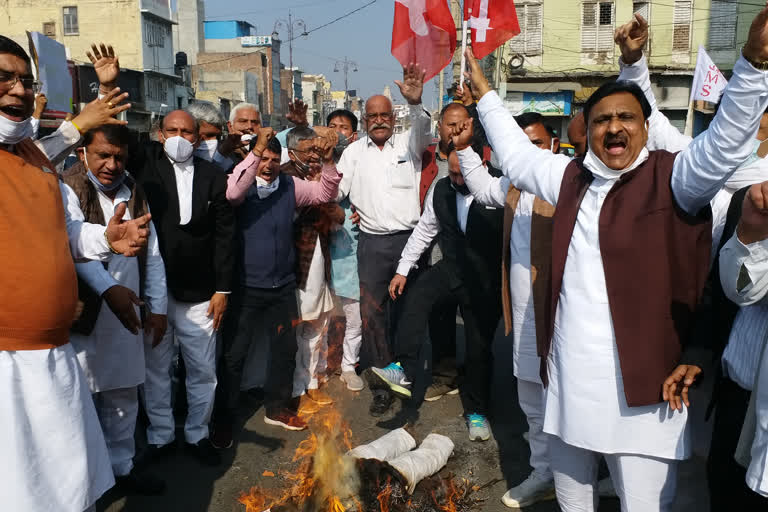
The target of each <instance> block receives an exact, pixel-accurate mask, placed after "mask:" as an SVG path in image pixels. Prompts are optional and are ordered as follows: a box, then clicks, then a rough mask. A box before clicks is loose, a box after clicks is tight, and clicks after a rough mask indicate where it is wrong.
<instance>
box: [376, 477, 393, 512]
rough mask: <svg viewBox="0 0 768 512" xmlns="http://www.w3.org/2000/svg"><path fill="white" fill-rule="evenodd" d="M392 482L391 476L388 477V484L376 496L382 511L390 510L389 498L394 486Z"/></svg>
mask: <svg viewBox="0 0 768 512" xmlns="http://www.w3.org/2000/svg"><path fill="white" fill-rule="evenodd" d="M390 483H391V479H390V477H387V485H385V486H384V488H383V489H382V490H381V492H380V493H379V495H378V496H376V499H377V500H378V502H379V509H380V510H381V512H389V499H390V497H391V496H392V486H391V485H390Z"/></svg>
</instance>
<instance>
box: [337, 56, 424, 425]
mask: <svg viewBox="0 0 768 512" xmlns="http://www.w3.org/2000/svg"><path fill="white" fill-rule="evenodd" d="M423 82H424V71H423V70H422V69H421V68H419V67H418V65H417V64H411V65H409V66H408V67H406V68H404V69H403V80H402V82H400V81H397V82H395V83H396V84H397V85H398V87H399V88H400V92H401V93H402V95H403V97H404V98H405V99H406V101H407V102H408V104H409V106H410V117H411V129H410V130H409V131H407V132H406V133H402V134H394V113H393V107H392V102H391V101H390V100H389V99H388V98H386V97H385V96H373V97H371V98H370V99H369V100H368V101H367V102H366V104H365V112H366V113H365V125H366V130H367V132H368V133H367V135H366V136H365V137H363V138H361V139H360V140H358V141H357V142H355V143H353V144H351V145H350V146H349V147H348V148H347V149H346V150H345V151H344V154H343V155H342V157H341V160H340V162H339V166H338V167H339V171H340V172H341V173H342V174H343V176H344V177H343V178H342V180H341V184H340V186H339V200H342V199H344V198H346V197H349V200H350V202H351V203H352V204H353V205H354V207H355V209H356V213H357V214H358V215H359V216H360V224H359V226H360V238H359V245H358V255H357V256H358V263H359V266H358V273H359V276H360V295H361V303H360V310H361V316H362V318H363V345H362V347H361V352H360V363H361V369H365V368H369V367H371V366H384V365H386V364H387V363H389V362H390V360H391V357H392V350H391V347H392V341H391V337H392V335H393V334H394V328H393V326H392V324H393V323H394V320H395V316H396V315H395V311H394V308H391V307H390V303H389V281H390V279H391V278H392V276H393V275H394V273H395V270H396V267H397V263H398V260H399V259H400V253H401V252H402V250H403V248H404V247H405V244H406V242H407V241H408V237H409V236H410V234H411V232H412V231H413V228H414V227H416V224H417V223H418V221H419V216H420V214H421V205H420V201H419V184H420V179H421V168H422V155H423V153H424V151H425V150H426V149H427V147H428V146H429V144H430V142H431V141H432V133H431V125H430V119H429V115H428V114H427V113H426V112H425V111H424V109H423V108H422V106H421V94H422V90H423V86H424V84H423ZM373 394H374V399H373V403H372V404H371V409H370V412H371V414H372V415H374V416H381V415H382V414H384V413H385V412H386V411H387V410H388V409H389V406H390V404H391V402H392V398H391V395H390V394H389V392H388V390H385V389H376V390H373Z"/></svg>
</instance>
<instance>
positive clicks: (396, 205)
mask: <svg viewBox="0 0 768 512" xmlns="http://www.w3.org/2000/svg"><path fill="white" fill-rule="evenodd" d="M410 117H411V129H410V130H408V131H407V132H405V133H401V134H393V135H392V137H390V138H389V140H388V141H387V142H385V143H384V147H383V148H381V149H379V147H378V146H377V145H376V144H375V143H374V142H373V141H372V140H371V139H370V138H369V137H368V136H365V137H363V138H362V139H360V140H358V141H356V142H354V143H352V144H351V145H350V146H349V147H347V149H346V150H344V153H343V155H342V157H341V160H340V161H339V165H338V167H339V172H341V173H342V174H343V176H344V177H343V178H342V180H341V184H340V185H339V194H338V200H341V199H344V198H345V197H347V196H349V199H350V202H351V203H352V204H353V205H354V206H355V208H356V209H357V212H358V213H359V214H360V230H361V231H363V232H365V233H369V234H373V235H387V234H392V233H397V232H399V231H409V230H412V229H414V228H415V227H416V224H417V223H418V221H419V215H420V210H421V205H420V204H419V183H420V180H421V164H422V155H423V153H424V151H426V149H427V147H429V144H430V143H431V141H432V133H431V124H430V118H429V115H427V113H426V112H425V111H424V109H423V108H422V107H421V105H411V106H410Z"/></svg>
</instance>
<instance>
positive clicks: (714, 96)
mask: <svg viewBox="0 0 768 512" xmlns="http://www.w3.org/2000/svg"><path fill="white" fill-rule="evenodd" d="M726 85H728V81H727V80H726V79H725V77H724V76H723V74H722V73H721V72H720V70H719V69H717V66H715V63H714V62H712V59H711V58H710V57H709V55H708V54H707V51H706V50H705V49H704V47H703V46H699V56H698V58H697V59H696V72H695V73H694V75H693V85H692V86H691V101H696V100H702V101H708V102H710V103H717V102H718V101H720V96H722V94H723V91H724V90H725V86H726Z"/></svg>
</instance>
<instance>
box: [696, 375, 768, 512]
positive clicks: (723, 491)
mask: <svg viewBox="0 0 768 512" xmlns="http://www.w3.org/2000/svg"><path fill="white" fill-rule="evenodd" d="M750 395H751V393H750V392H749V391H747V390H746V389H743V388H742V387H741V386H739V385H738V384H736V383H735V382H733V381H732V380H730V379H729V378H728V377H723V380H722V382H721V383H720V387H719V390H718V396H717V408H716V409H715V423H714V428H713V431H712V444H711V445H710V447H709V458H708V459H707V481H708V483H709V500H710V510H711V511H712V512H719V511H730V510H733V511H744V512H746V511H750V512H751V511H753V510H754V511H755V512H757V511H758V510H768V499H766V498H763V497H762V496H760V495H759V494H757V493H756V492H754V491H753V490H752V489H750V488H749V487H747V484H746V483H745V482H744V478H745V476H746V473H747V471H746V469H745V468H743V467H741V466H740V465H739V464H738V463H737V462H736V460H735V459H734V458H733V457H734V454H735V453H736V447H737V446H738V444H739V437H740V436H741V428H742V426H743V425H744V418H745V417H746V415H747V408H748V407H749V399H750Z"/></svg>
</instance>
